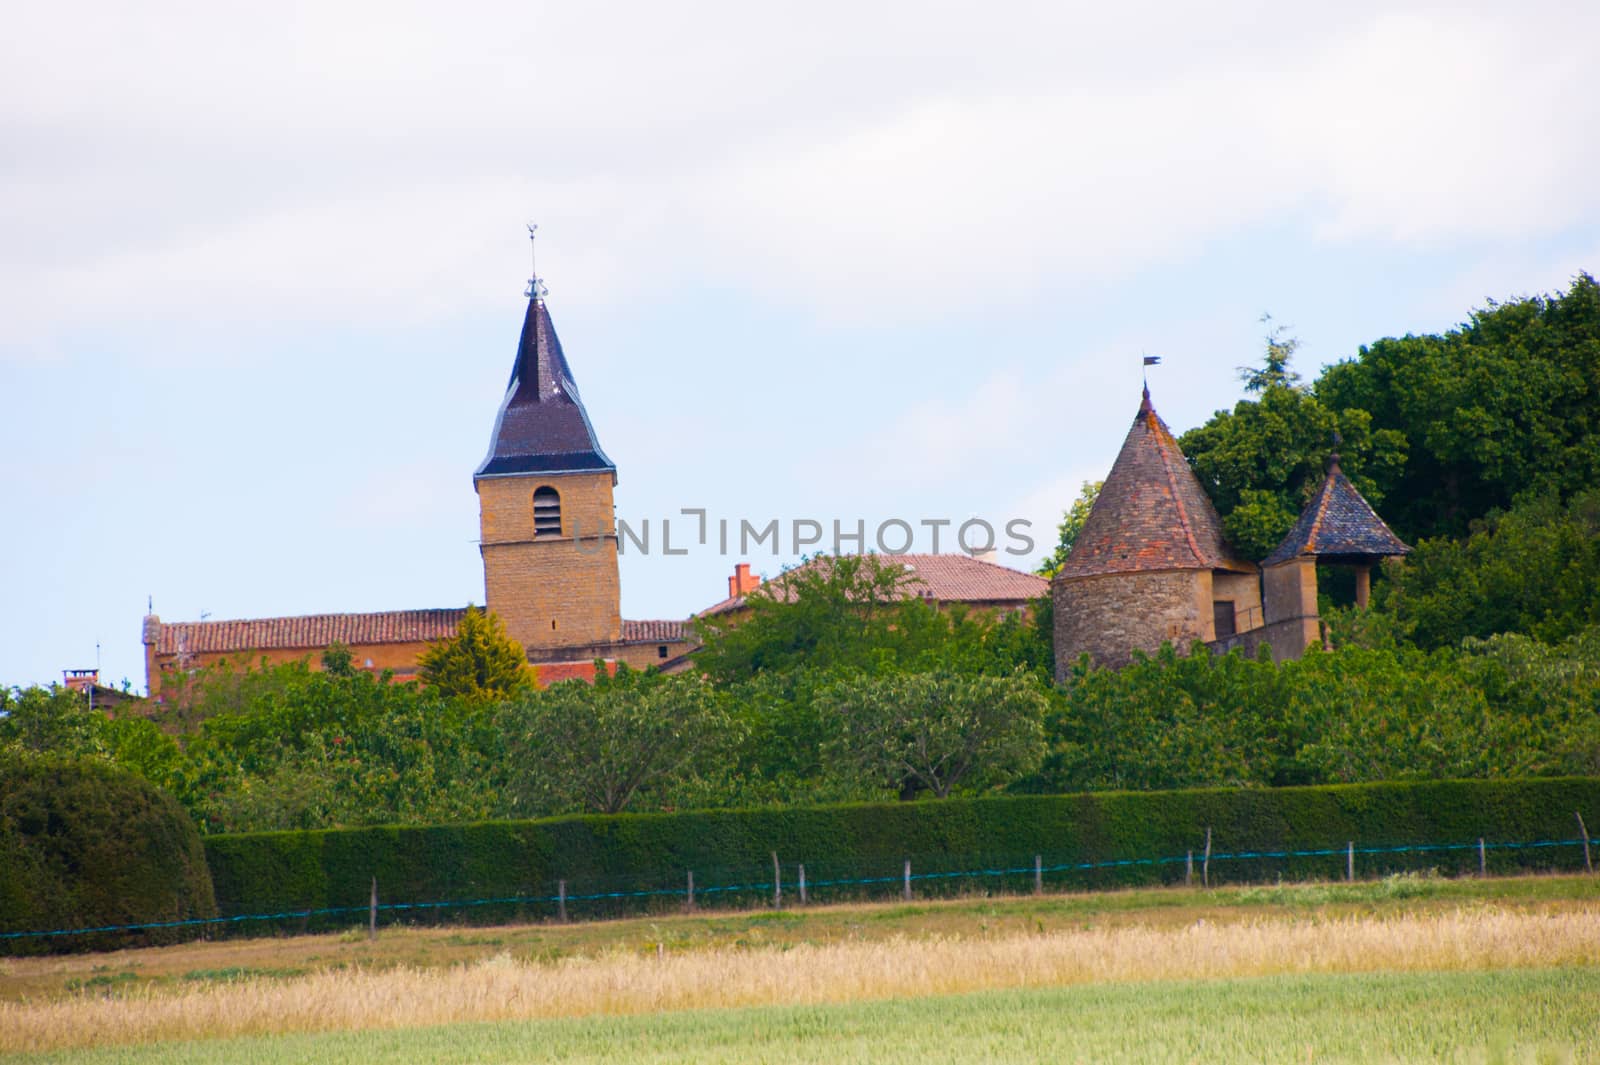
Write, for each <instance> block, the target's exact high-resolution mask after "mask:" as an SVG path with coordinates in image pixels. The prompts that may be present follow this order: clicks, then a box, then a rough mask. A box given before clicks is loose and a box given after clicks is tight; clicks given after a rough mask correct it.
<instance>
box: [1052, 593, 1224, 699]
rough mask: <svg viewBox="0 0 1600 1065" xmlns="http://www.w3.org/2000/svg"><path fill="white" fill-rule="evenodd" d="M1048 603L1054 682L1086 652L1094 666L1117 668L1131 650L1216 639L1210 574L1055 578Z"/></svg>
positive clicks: (1144, 649) (1151, 650) (1125, 661)
mask: <svg viewBox="0 0 1600 1065" xmlns="http://www.w3.org/2000/svg"><path fill="white" fill-rule="evenodd" d="M1051 597H1052V600H1053V602H1054V605H1055V637H1056V679H1057V680H1058V681H1059V680H1062V679H1064V678H1065V677H1066V674H1067V672H1068V670H1070V669H1071V667H1072V665H1073V664H1074V663H1075V662H1077V660H1078V658H1079V656H1080V655H1082V654H1084V653H1086V652H1087V653H1088V654H1089V656H1090V657H1091V658H1093V659H1094V661H1095V662H1096V664H1098V665H1104V666H1120V665H1124V664H1126V663H1127V662H1128V660H1129V658H1130V657H1131V652H1133V651H1135V650H1140V651H1146V652H1154V651H1157V650H1159V649H1160V648H1161V645H1162V644H1163V643H1166V642H1168V641H1171V642H1172V643H1173V644H1176V645H1178V646H1180V647H1181V646H1184V645H1187V644H1189V643H1190V642H1192V641H1194V640H1202V641H1210V640H1212V639H1214V638H1215V633H1214V631H1213V625H1212V616H1211V571H1210V570H1163V571H1159V572H1155V573H1111V574H1104V575H1098V576H1092V577H1075V578H1066V579H1062V578H1057V579H1056V581H1055V583H1054V585H1053V586H1052V588H1051Z"/></svg>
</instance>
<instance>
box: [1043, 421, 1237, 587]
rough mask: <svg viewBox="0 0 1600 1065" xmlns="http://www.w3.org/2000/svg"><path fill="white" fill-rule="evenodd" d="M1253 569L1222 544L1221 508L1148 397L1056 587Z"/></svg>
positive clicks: (1223, 540) (1059, 576)
mask: <svg viewBox="0 0 1600 1065" xmlns="http://www.w3.org/2000/svg"><path fill="white" fill-rule="evenodd" d="M1254 568H1255V567H1254V566H1252V565H1251V564H1250V563H1248V562H1246V561H1243V560H1242V559H1240V558H1239V557H1238V556H1237V555H1235V554H1234V552H1233V549H1232V548H1230V547H1229V546H1228V543H1227V541H1226V540H1225V539H1224V538H1223V535H1222V518H1221V517H1220V516H1218V514H1217V508H1216V507H1214V506H1212V505H1211V499H1210V498H1209V497H1208V496H1207V495H1206V492H1205V489H1204V488H1202V487H1201V486H1200V482H1199V481H1198V480H1197V479H1196V478H1195V475H1194V472H1193V471H1192V470H1190V469H1189V463H1188V461H1187V460H1186V459H1184V457H1183V452H1182V451H1181V450H1180V449H1179V448H1178V441H1177V440H1176V439H1174V438H1173V435H1172V430H1170V429H1168V428H1167V424H1166V423H1165V422H1163V421H1162V420H1161V418H1160V416H1159V415H1157V414H1156V412H1155V408H1154V407H1152V406H1151V405H1150V390H1149V389H1145V392H1144V401H1143V402H1142V403H1140V404H1139V413H1138V415H1137V416H1136V417H1135V418H1134V419H1133V428H1131V429H1129V430H1128V438H1127V439H1126V440H1124V441H1123V442H1122V451H1121V452H1120V453H1119V454H1118V455H1117V461H1116V462H1115V463H1114V464H1113V465H1112V467H1111V472H1110V473H1109V474H1107V475H1106V481H1105V485H1104V486H1103V487H1102V488H1101V489H1100V494H1099V496H1098V497H1097V498H1096V499H1095V502H1094V508H1093V509H1092V510H1090V511H1089V520H1088V521H1086V522H1084V525H1083V529H1082V530H1081V531H1080V532H1079V533H1078V538H1077V539H1076V540H1075V541H1073V544H1072V554H1071V555H1069V556H1068V557H1067V561H1066V564H1065V565H1064V566H1062V567H1061V572H1060V573H1059V574H1057V577H1056V579H1057V580H1060V579H1062V578H1068V577H1088V576H1093V575H1096V574H1102V573H1141V572H1151V571H1155V570H1172V569H1231V570H1239V571H1241V572H1250V571H1252V570H1254Z"/></svg>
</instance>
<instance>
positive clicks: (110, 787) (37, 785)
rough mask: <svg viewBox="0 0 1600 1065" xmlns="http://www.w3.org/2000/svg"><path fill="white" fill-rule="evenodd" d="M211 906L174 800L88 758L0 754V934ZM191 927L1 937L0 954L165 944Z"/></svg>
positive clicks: (182, 914)
mask: <svg viewBox="0 0 1600 1065" xmlns="http://www.w3.org/2000/svg"><path fill="white" fill-rule="evenodd" d="M216 912H217V911H216V904H215V902H214V901H213V897H212V891H211V877H210V874H209V873H208V872H207V868H206V856H205V852H204V850H203V849H202V848H201V845H200V834H199V832H198V831H196V829H195V827H194V823H193V822H192V821H191V820H190V819H189V815H188V814H187V813H186V812H185V811H184V809H183V807H181V806H179V805H178V802H177V800H175V799H173V798H172V797H171V796H170V795H167V794H165V793H164V792H162V791H159V790H157V789H156V788H155V787H154V786H153V785H151V784H149V783H148V782H146V781H144V780H143V779H141V778H139V777H137V776H134V775H133V774H132V773H129V772H126V771H124V770H121V769H117V768H115V767H113V766H111V765H108V764H106V763H104V762H99V761H96V760H93V759H84V760H75V761H69V760H63V759H58V758H46V757H36V756H29V755H22V754H17V753H12V752H0V933H5V932H37V931H49V930H54V929H78V928H99V927H104V926H107V925H122V924H143V923H151V922H161V921H184V920H194V919H204V918H209V917H214V916H216ZM202 931H203V928H201V927H198V926H188V927H171V928H162V929H152V930H148V931H144V932H140V933H136V934H110V933H105V934H99V935H93V936H72V937H62V938H44V937H27V938H0V954H29V953H41V952H45V951H57V950H98V949H110V948H113V947H125V946H143V945H147V944H152V943H170V942H174V941H176V940H179V939H182V938H189V937H193V936H197V935H199V934H200V933H201V932H202Z"/></svg>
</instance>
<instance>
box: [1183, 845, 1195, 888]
mask: <svg viewBox="0 0 1600 1065" xmlns="http://www.w3.org/2000/svg"><path fill="white" fill-rule="evenodd" d="M1183 886H1184V887H1194V848H1193V847H1190V848H1189V856H1188V857H1187V858H1185V859H1184V860H1183Z"/></svg>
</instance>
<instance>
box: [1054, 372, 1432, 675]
mask: <svg viewBox="0 0 1600 1065" xmlns="http://www.w3.org/2000/svg"><path fill="white" fill-rule="evenodd" d="M1409 550H1410V549H1409V548H1408V547H1406V545H1405V544H1403V543H1401V542H1400V540H1399V538H1398V537H1396V536H1395V535H1394V533H1393V532H1391V531H1390V530H1389V527H1388V526H1387V525H1385V524H1384V523H1383V520H1382V519H1381V518H1379V517H1378V515H1377V514H1376V512H1374V511H1373V509H1372V507H1371V505H1370V504H1368V503H1367V501H1366V500H1365V499H1364V498H1362V496H1361V493H1360V492H1358V491H1357V490H1356V488H1355V486H1354V485H1353V484H1351V483H1350V480H1349V478H1347V477H1346V476H1345V475H1344V473H1343V472H1342V471H1341V470H1340V469H1339V462H1338V456H1337V455H1335V456H1334V458H1333V462H1332V463H1331V465H1330V467H1329V471H1328V476H1327V478H1326V479H1325V480H1324V482H1323V484H1322V486H1321V487H1320V488H1319V489H1318V490H1317V493H1316V495H1315V496H1314V497H1313V498H1312V500H1311V502H1310V503H1309V504H1307V506H1306V508H1305V510H1304V511H1303V512H1302V513H1301V515H1300V518H1299V520H1298V521H1297V522H1296V523H1295V526H1294V528H1293V529H1292V530H1291V531H1290V532H1289V534H1288V536H1286V537H1285V538H1284V540H1283V542H1282V543H1281V544H1279V546H1278V547H1277V548H1276V549H1275V550H1274V551H1273V552H1272V554H1271V555H1269V556H1268V557H1267V558H1266V560H1264V561H1263V562H1262V563H1261V564H1260V565H1257V564H1256V563H1254V562H1251V561H1248V560H1245V559H1243V558H1241V557H1240V556H1239V554H1238V552H1237V551H1235V550H1234V549H1233V547H1232V546H1231V545H1230V544H1229V543H1228V541H1227V537H1226V536H1224V535H1223V531H1222V519H1221V517H1220V516H1219V515H1218V514H1217V510H1216V507H1214V506H1213V505H1212V503H1211V499H1210V497H1209V496H1207V495H1206V491H1205V488H1204V487H1203V486H1202V485H1201V484H1200V481H1199V480H1198V479H1197V478H1196V477H1195V475H1194V472H1193V470H1191V469H1190V467H1189V463H1188V460H1187V459H1186V458H1185V457H1184V454H1183V451H1182V450H1181V449H1180V448H1179V447H1178V441H1177V439H1176V438H1174V437H1173V435H1172V432H1171V430H1170V429H1168V428H1167V425H1166V423H1165V422H1163V421H1162V420H1161V417H1160V416H1159V415H1158V414H1156V412H1155V408H1154V407H1153V406H1152V405H1151V403H1150V390H1149V389H1148V388H1146V389H1145V391H1144V395H1143V398H1142V400H1141V402H1140V404H1139V411H1138V414H1136V415H1135V416H1134V420H1133V427H1132V428H1131V429H1129V430H1128V436H1127V438H1126V439H1125V440H1124V441H1123V443H1122V450H1121V451H1120V452H1119V453H1118V454H1117V458H1116V461H1115V462H1114V463H1113V464H1112V467H1111V472H1110V473H1109V474H1107V476H1106V480H1105V484H1104V485H1103V486H1102V487H1101V489H1100V494H1099V496H1098V497H1097V498H1096V500H1095V504H1094V506H1093V508H1091V510H1090V512H1089V517H1088V520H1087V521H1085V522H1084V526H1083V528H1082V529H1081V530H1080V531H1079V533H1078V537H1077V539H1076V540H1075V541H1074V543H1073V546H1072V552H1071V554H1070V555H1069V556H1068V557H1067V561H1066V563H1065V564H1064V565H1063V566H1062V567H1061V570H1060V572H1059V573H1058V574H1057V575H1056V576H1055V578H1054V579H1053V580H1052V581H1051V597H1052V601H1053V603H1054V607H1055V644H1056V647H1055V653H1056V676H1057V679H1061V678H1063V677H1065V675H1066V674H1067V671H1068V670H1070V669H1071V667H1072V666H1073V665H1074V664H1075V663H1076V662H1078V660H1079V659H1080V658H1081V657H1082V656H1083V655H1085V654H1087V655H1088V656H1089V657H1090V658H1091V659H1092V660H1093V661H1094V662H1095V663H1097V664H1099V665H1107V666H1118V665H1122V664H1124V663H1126V662H1127V661H1128V660H1129V659H1130V657H1131V656H1132V655H1133V652H1135V651H1143V652H1146V653H1150V652H1154V651H1156V650H1158V649H1159V648H1160V647H1161V645H1162V644H1164V643H1172V644H1174V645H1175V646H1178V647H1186V646H1188V645H1189V644H1191V643H1193V642H1195V641H1197V640H1198V641H1200V642H1201V643H1204V644H1206V645H1208V646H1210V647H1211V648H1213V649H1214V650H1217V651H1227V650H1232V649H1235V648H1238V649H1241V650H1243V651H1245V652H1246V653H1247V654H1254V653H1255V652H1256V651H1257V649H1258V648H1260V647H1261V646H1262V645H1267V646H1270V647H1271V649H1272V653H1273V656H1274V657H1275V658H1276V659H1277V660H1279V661H1282V660H1284V659H1288V658H1298V657H1300V655H1301V654H1303V653H1304V652H1305V649H1306V647H1307V646H1309V645H1311V644H1313V643H1322V642H1324V641H1325V639H1326V637H1325V634H1324V632H1323V628H1322V622H1321V618H1320V617H1319V614H1318V608H1317V565H1318V563H1319V562H1320V563H1322V564H1324V565H1327V564H1335V565H1347V566H1352V567H1354V568H1355V569H1356V571H1357V576H1356V590H1357V600H1358V603H1359V604H1360V605H1361V606H1363V607H1364V606H1365V605H1366V599H1367V587H1368V585H1367V580H1368V575H1369V573H1370V570H1371V568H1372V566H1373V565H1374V564H1375V563H1376V562H1378V561H1379V560H1380V559H1382V558H1385V557H1391V556H1396V555H1403V554H1405V553H1406V552H1407V551H1409Z"/></svg>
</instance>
